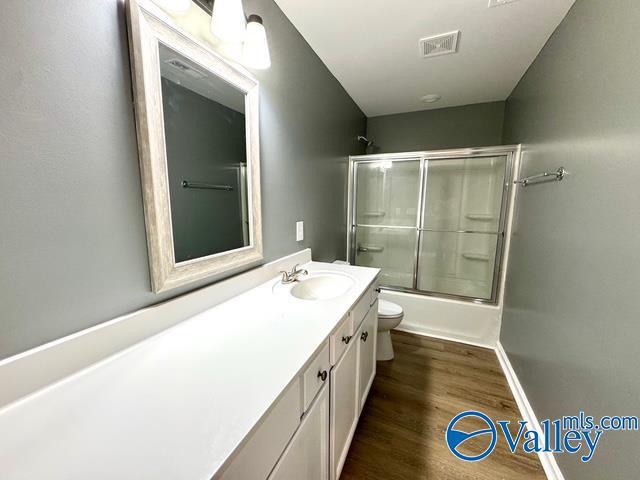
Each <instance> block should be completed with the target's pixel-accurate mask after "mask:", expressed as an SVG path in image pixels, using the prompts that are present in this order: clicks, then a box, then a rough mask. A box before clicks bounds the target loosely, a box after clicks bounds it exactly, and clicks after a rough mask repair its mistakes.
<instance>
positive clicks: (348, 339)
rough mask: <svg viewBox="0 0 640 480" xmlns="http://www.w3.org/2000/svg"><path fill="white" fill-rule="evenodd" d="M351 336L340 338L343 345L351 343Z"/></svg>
mask: <svg viewBox="0 0 640 480" xmlns="http://www.w3.org/2000/svg"><path fill="white" fill-rule="evenodd" d="M351 337H352V336H351V335H347V336H346V337H342V341H343V342H344V344H345V345H349V342H350V341H351Z"/></svg>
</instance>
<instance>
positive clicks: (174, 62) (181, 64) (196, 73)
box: [164, 58, 206, 78]
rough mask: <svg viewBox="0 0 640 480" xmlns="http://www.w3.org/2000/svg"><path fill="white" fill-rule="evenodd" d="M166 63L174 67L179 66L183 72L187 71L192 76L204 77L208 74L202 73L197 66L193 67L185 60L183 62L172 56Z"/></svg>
mask: <svg viewBox="0 0 640 480" xmlns="http://www.w3.org/2000/svg"><path fill="white" fill-rule="evenodd" d="M164 63H168V64H169V65H171V66H172V67H174V68H177V69H178V70H180V71H181V72H182V73H186V74H187V75H189V76H191V77H193V78H203V77H205V76H206V75H205V74H204V73H202V72H201V71H199V70H196V69H195V68H193V67H191V66H190V65H187V64H186V63H185V62H183V61H182V60H180V59H179V58H170V59H168V60H165V61H164Z"/></svg>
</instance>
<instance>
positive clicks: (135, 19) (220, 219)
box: [127, 0, 263, 292]
mask: <svg viewBox="0 0 640 480" xmlns="http://www.w3.org/2000/svg"><path fill="white" fill-rule="evenodd" d="M127 13H128V20H129V22H128V23H129V37H130V39H129V40H130V47H131V63H132V76H133V84H134V102H135V110H136V128H137V136H138V149H139V156H140V171H141V177H142V187H143V201H144V213H145V224H146V230H147V245H148V250H149V262H150V272H151V282H152V288H153V291H154V292H162V291H165V290H169V289H172V288H175V287H178V286H181V285H185V284H187V283H190V282H193V281H196V280H200V279H203V278H206V277H209V276H212V275H216V274H221V273H224V272H227V271H232V270H237V269H238V268H239V267H241V266H243V265H248V264H251V263H255V262H257V261H259V260H261V259H262V258H263V257H262V222H261V209H260V153H259V152H260V145H259V135H258V120H259V114H258V82H257V81H256V80H255V79H254V78H252V77H251V75H249V74H248V73H247V72H246V71H244V70H243V69H242V68H241V67H238V66H235V65H233V64H231V63H229V62H227V61H226V60H224V59H223V58H222V57H220V56H218V55H217V54H216V53H215V52H213V51H212V50H211V49H209V48H208V47H206V46H205V45H204V44H202V43H201V42H200V41H198V40H197V39H196V38H194V37H192V36H191V35H190V34H189V33H188V32H185V31H183V30H182V29H180V28H179V27H177V26H176V25H175V24H173V22H172V21H171V18H170V17H168V16H167V15H166V14H165V13H164V12H163V11H162V10H160V9H159V8H158V7H157V6H155V5H154V4H153V3H152V2H150V1H148V0H129V2H128V5H127Z"/></svg>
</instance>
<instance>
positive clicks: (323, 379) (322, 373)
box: [318, 370, 327, 382]
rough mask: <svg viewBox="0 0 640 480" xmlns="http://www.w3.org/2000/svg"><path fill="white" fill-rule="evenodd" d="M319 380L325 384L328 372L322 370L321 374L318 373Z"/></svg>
mask: <svg viewBox="0 0 640 480" xmlns="http://www.w3.org/2000/svg"><path fill="white" fill-rule="evenodd" d="M318 378H319V379H321V380H322V381H323V382H324V381H325V380H326V379H327V371H326V370H322V371H321V372H318Z"/></svg>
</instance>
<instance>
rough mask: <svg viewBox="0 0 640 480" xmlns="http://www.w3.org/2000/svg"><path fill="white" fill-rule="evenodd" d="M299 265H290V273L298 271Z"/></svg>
mask: <svg viewBox="0 0 640 480" xmlns="http://www.w3.org/2000/svg"><path fill="white" fill-rule="evenodd" d="M299 266H300V264H299V263H296V264H295V265H294V266H293V267H291V272H290V273H291V274H295V273H296V272H298V267H299Z"/></svg>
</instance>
